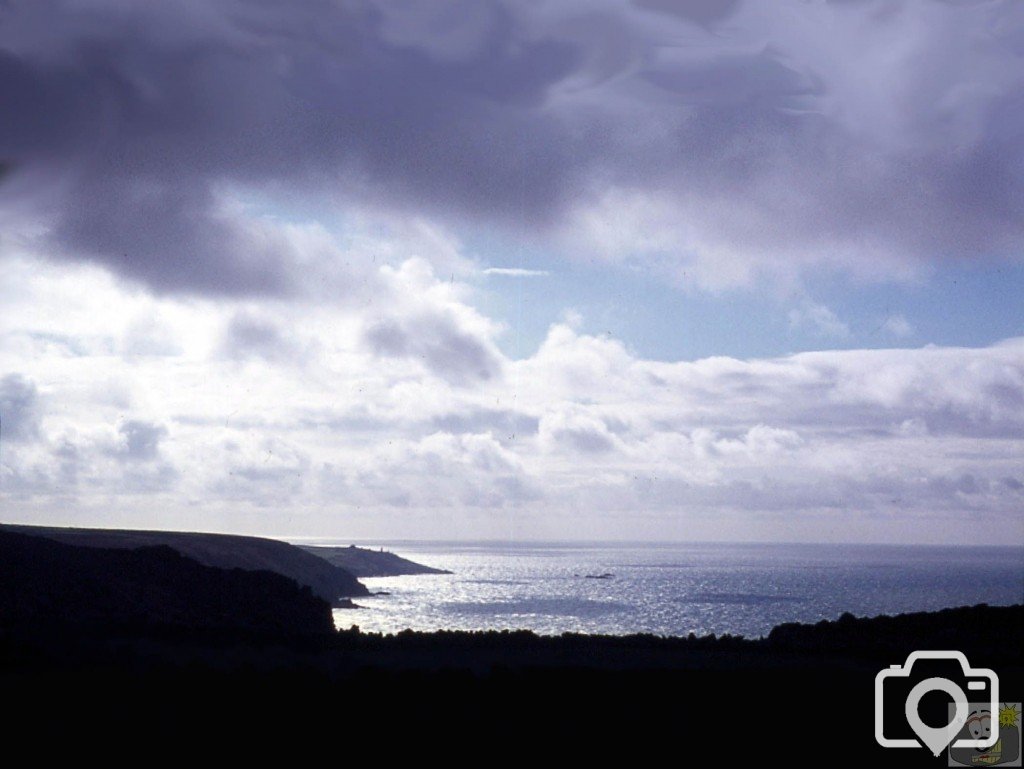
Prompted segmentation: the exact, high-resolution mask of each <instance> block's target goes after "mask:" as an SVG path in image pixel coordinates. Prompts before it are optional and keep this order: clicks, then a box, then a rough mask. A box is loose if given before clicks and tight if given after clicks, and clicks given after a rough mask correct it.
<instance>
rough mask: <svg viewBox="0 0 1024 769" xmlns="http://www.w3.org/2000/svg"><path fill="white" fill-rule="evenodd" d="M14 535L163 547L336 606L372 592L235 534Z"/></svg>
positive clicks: (272, 545) (294, 554)
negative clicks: (289, 583)
mask: <svg viewBox="0 0 1024 769" xmlns="http://www.w3.org/2000/svg"><path fill="white" fill-rule="evenodd" d="M4 530H6V531H13V532H19V533H21V534H26V535H30V536H36V537H46V538H47V539H51V540H55V541H57V542H63V543H64V544H68V545H75V546H78V547H101V548H117V549H125V548H126V549H135V548H140V547H153V546H158V545H164V546H166V547H170V548H172V549H174V550H176V551H178V552H179V553H181V554H182V555H184V556H187V557H189V558H191V559H193V560H195V561H198V562H199V563H201V564H204V565H206V566H215V567H217V568H220V569H244V570H247V571H261V570H263V571H273V572H277V573H278V574H283V575H284V576H286V577H289V578H291V579H293V580H295V581H296V582H298V583H299V584H300V585H307V586H309V588H310V589H312V591H313V592H314V593H315V594H316V595H318V596H320V597H321V598H323V599H324V600H325V601H328V602H329V603H331V604H332V605H344V602H342V601H340V600H339V599H341V598H345V597H351V596H360V595H367V594H368V592H369V591H368V590H367V589H366V587H365V586H364V585H363V584H362V583H360V582H359V580H357V579H356V578H355V577H354V576H353V575H352V574H351V573H350V572H348V571H346V570H345V569H342V568H339V567H337V566H335V565H334V564H331V563H329V562H326V561H325V560H324V559H323V558H317V557H316V556H314V555H312V554H311V553H307V552H306V551H305V550H303V549H302V548H299V547H295V546H294V545H289V544H288V543H287V542H281V541H278V540H275V539H263V538H261V537H243V536H236V535H233V534H206V533H199V532H177V531H133V530H129V529H73V528H57V527H44V526H21V525H10V524H0V531H4Z"/></svg>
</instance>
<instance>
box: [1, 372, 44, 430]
mask: <svg viewBox="0 0 1024 769" xmlns="http://www.w3.org/2000/svg"><path fill="white" fill-rule="evenodd" d="M38 402H39V392H38V390H37V389H36V386H35V383H34V382H32V381H31V380H30V379H27V378H26V377H24V376H22V375H21V374H8V375H7V376H5V377H3V378H2V379H0V420H2V423H0V425H2V430H3V440H5V441H30V440H33V439H34V438H36V437H38V435H39V404H38Z"/></svg>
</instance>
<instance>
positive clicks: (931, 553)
mask: <svg viewBox="0 0 1024 769" xmlns="http://www.w3.org/2000/svg"><path fill="white" fill-rule="evenodd" d="M302 543H303V544H318V545H330V546H347V545H349V544H355V545H357V546H360V547H369V548H375V549H376V548H381V547H383V548H384V549H385V550H389V551H392V552H395V553H397V554H398V555H401V556H403V557H406V558H409V559H411V560H413V561H417V562H419V563H423V564H425V565H427V566H432V567H435V568H439V569H445V570H448V571H450V572H452V574H447V575H417V576H402V577H381V578H366V579H363V580H362V581H363V582H364V584H366V585H367V587H368V588H369V589H370V590H371V592H373V593H381V595H372V596H370V597H365V598H359V599H357V604H358V605H359V606H360V607H361V608H358V609H337V610H335V612H334V619H335V624H336V625H337V627H339V628H348V627H351V626H352V625H358V626H359V628H360V629H361V630H363V631H364V632H379V633H385V634H387V633H398V632H400V631H402V630H405V629H412V630H416V631H433V630H514V629H525V630H532V631H534V632H536V633H539V634H544V635H558V634H561V633H566V632H572V633H600V634H611V635H626V634H632V633H652V634H656V635H674V636H678V635H688V634H689V633H695V634H697V635H706V634H709V633H714V634H716V635H724V634H731V635H743V636H745V637H759V636H763V635H766V634H767V633H769V632H770V631H771V629H772V628H773V627H775V626H776V625H779V624H781V623H784V622H818V621H820V620H834V619H837V618H838V617H839V616H841V615H842V614H844V613H847V612H849V613H851V614H854V615H857V616H877V615H882V614H901V613H906V612H914V611H934V610H937V609H944V608H950V607H955V606H967V605H975V604H979V603H988V604H991V605H1010V604H1015V603H1021V602H1024V547H1015V546H940V545H845V544H761V543H712V542H702V543H642V542H612V543H609V542H583V541H579V542H572V541H546V542H545V541H479V540H478V541H437V540H434V541H415V540H390V541H384V540H340V539H312V538H309V539H303V540H302Z"/></svg>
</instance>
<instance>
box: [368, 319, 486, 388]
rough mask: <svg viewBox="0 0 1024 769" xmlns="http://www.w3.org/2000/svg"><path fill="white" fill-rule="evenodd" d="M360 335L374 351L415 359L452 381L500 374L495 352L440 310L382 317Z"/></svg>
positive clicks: (469, 380)
mask: <svg viewBox="0 0 1024 769" xmlns="http://www.w3.org/2000/svg"><path fill="white" fill-rule="evenodd" d="M363 338H364V341H365V342H366V344H367V346H368V347H369V348H370V350H372V351H373V353H374V354H376V355H380V356H383V357H392V358H418V359H419V360H421V361H422V362H423V364H424V365H425V366H426V367H427V368H428V369H429V370H430V371H431V372H433V373H434V374H436V375H437V376H439V377H441V378H442V379H445V380H447V381H449V382H451V383H453V384H468V383H471V382H479V381H486V380H489V379H492V378H494V377H496V376H498V375H499V374H500V373H501V368H502V361H501V357H500V356H499V354H498V353H497V351H496V350H494V349H493V347H492V346H491V345H490V344H489V343H488V342H487V341H485V340H483V339H481V338H479V337H477V336H475V335H474V334H471V333H470V332H468V331H466V330H464V329H462V328H460V327H459V324H458V322H457V321H456V320H455V319H454V318H452V317H450V316H449V315H447V314H445V313H443V312H438V313H432V314H421V315H410V316H408V317H404V318H384V319H381V320H378V321H375V322H373V323H371V324H370V325H369V326H368V327H367V328H366V329H365V331H364V334H363Z"/></svg>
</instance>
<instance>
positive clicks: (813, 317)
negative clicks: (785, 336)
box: [789, 302, 850, 337]
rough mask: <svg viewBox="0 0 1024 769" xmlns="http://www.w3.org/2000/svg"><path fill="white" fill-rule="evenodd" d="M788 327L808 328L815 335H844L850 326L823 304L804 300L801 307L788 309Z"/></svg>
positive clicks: (846, 334) (847, 333)
mask: <svg viewBox="0 0 1024 769" xmlns="http://www.w3.org/2000/svg"><path fill="white" fill-rule="evenodd" d="M789 327H790V328H792V329H802V330H808V331H810V332H811V333H813V334H815V335H817V336H823V337H829V336H831V337H845V336H849V335H850V327H849V326H847V325H846V324H845V323H844V322H843V321H841V320H840V319H839V318H838V317H836V314H835V313H834V312H832V310H830V309H829V308H828V307H826V306H825V305H823V304H815V303H813V302H805V303H804V304H803V305H802V306H801V307H798V308H794V309H792V310H790V311H789Z"/></svg>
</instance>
